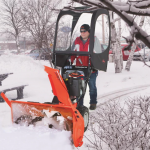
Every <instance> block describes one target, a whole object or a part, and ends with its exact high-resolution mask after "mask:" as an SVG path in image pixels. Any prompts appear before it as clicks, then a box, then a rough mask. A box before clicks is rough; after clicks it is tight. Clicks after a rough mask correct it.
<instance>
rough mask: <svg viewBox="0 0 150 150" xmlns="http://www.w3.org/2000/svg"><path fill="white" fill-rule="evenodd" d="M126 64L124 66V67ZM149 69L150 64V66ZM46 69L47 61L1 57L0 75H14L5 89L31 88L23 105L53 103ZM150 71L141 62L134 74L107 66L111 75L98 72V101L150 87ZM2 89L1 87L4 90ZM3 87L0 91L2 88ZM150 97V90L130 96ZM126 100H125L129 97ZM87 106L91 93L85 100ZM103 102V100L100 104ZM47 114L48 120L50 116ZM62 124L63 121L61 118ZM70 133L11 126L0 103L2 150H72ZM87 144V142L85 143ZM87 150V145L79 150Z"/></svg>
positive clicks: (134, 67)
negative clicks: (122, 90)
mask: <svg viewBox="0 0 150 150" xmlns="http://www.w3.org/2000/svg"><path fill="white" fill-rule="evenodd" d="M125 64H126V62H124V66H125ZM148 64H149V65H150V62H148ZM43 65H47V66H49V62H48V61H39V60H33V59H32V58H30V57H29V56H23V55H12V54H7V55H2V56H1V57H0V74H3V73H11V72H12V73H13V74H12V75H9V76H8V78H7V79H5V80H4V81H3V82H2V85H3V86H8V85H10V86H12V85H22V84H23V85H28V86H26V87H25V89H24V101H36V102H51V100H52V98H53V94H52V91H51V85H50V82H49V79H48V76H47V73H46V72H45V71H44V67H43ZM149 74H150V68H149V67H147V66H145V65H144V64H143V63H142V62H140V61H133V63H132V66H131V71H130V72H127V71H125V70H123V71H122V73H118V74H115V69H114V64H113V63H108V71H107V72H102V71H99V74H98V77H97V88H98V97H99V96H100V95H103V94H107V93H110V92H113V91H117V90H121V89H125V88H131V89H132V88H133V87H136V86H142V85H150V79H149V78H150V77H149ZM3 86H2V87H3ZM2 87H0V90H1V88H2ZM6 95H7V97H8V98H15V97H16V92H15V91H11V92H8V93H6ZM140 95H150V87H147V88H145V90H142V91H139V92H138V93H134V94H130V95H127V96H140ZM127 96H126V97H127ZM85 99H86V100H87V101H85V105H86V106H88V105H89V104H88V101H89V96H88V92H87V94H86V96H85ZM98 101H99V102H100V100H98ZM51 115H52V114H48V115H47V116H51ZM59 121H60V122H63V118H61V117H60V118H59ZM70 139H71V132H69V131H64V130H63V131H60V130H55V129H49V128H47V127H43V126H40V125H39V126H36V127H33V126H32V125H30V126H19V125H15V124H12V123H11V112H10V108H9V106H8V105H7V104H6V103H0V143H1V144H0V145H1V148H0V149H1V150H9V149H11V150H20V149H21V150H35V149H36V150H42V149H43V150H54V149H55V150H72V149H73V147H72V143H71V141H70ZM84 141H85V139H84ZM79 149H80V150H86V149H87V148H85V147H84V145H83V146H82V147H81V148H79Z"/></svg>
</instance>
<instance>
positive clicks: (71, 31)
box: [1, 7, 110, 147]
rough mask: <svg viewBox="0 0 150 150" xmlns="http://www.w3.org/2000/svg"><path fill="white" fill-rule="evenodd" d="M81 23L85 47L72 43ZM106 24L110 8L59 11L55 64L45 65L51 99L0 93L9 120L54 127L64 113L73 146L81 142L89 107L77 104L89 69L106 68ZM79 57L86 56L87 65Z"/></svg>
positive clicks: (107, 30)
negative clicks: (86, 31) (27, 98)
mask: <svg viewBox="0 0 150 150" xmlns="http://www.w3.org/2000/svg"><path fill="white" fill-rule="evenodd" d="M82 24H89V25H90V37H89V43H88V45H87V51H83V49H84V48H83V47H82V49H81V46H80V44H79V43H77V44H76V43H74V41H75V39H76V37H78V36H80V27H81V25H82ZM109 26H110V22H109V12H108V11H107V10H104V9H99V10H93V11H90V8H87V7H81V8H74V9H73V10H63V11H61V12H60V14H59V15H58V19H57V22H56V31H55V39H54V45H53V64H54V68H50V67H47V66H45V67H44V68H45V71H46V73H47V74H48V78H49V80H50V83H51V87H52V92H53V94H54V97H53V100H52V102H45V103H39V102H31V101H27V102H25V101H13V100H9V99H8V98H7V97H6V96H5V94H4V93H1V97H2V98H3V99H4V100H5V101H6V102H7V104H8V105H9V106H10V108H11V115H12V122H13V123H16V124H26V125H27V126H29V125H34V126H36V125H37V123H39V122H41V123H42V121H43V125H46V126H47V127H49V128H53V126H54V128H57V127H56V124H57V125H59V117H63V119H64V122H63V124H62V123H61V126H62V128H63V129H64V130H68V131H71V133H72V141H73V144H74V146H75V147H79V146H82V144H83V141H82V140H83V135H84V131H86V129H87V127H88V121H89V110H88V108H87V107H85V106H83V107H78V102H79V101H80V100H81V99H82V98H83V97H84V94H85V91H86V85H87V83H88V80H89V77H90V74H91V72H92V71H93V70H103V71H106V69H107V61H108V54H109V45H110V27H109ZM81 57H84V58H85V57H86V65H85V62H83V59H81ZM80 59H81V60H80ZM78 64H80V65H78ZM49 90H50V91H51V89H49ZM50 101H51V100H50ZM61 120H62V119H61ZM45 121H46V122H45ZM59 129H60V128H59Z"/></svg>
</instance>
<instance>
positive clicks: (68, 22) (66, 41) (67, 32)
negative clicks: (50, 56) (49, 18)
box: [56, 15, 73, 51]
mask: <svg viewBox="0 0 150 150" xmlns="http://www.w3.org/2000/svg"><path fill="white" fill-rule="evenodd" d="M72 19H73V16H71V15H64V16H62V17H61V18H60V20H59V24H58V31H57V40H56V51H65V50H67V49H68V48H69V46H70V41H71V27H72Z"/></svg>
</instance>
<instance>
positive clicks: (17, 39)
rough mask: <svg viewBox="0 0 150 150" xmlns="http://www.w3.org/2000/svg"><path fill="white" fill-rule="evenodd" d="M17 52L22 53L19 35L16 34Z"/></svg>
mask: <svg viewBox="0 0 150 150" xmlns="http://www.w3.org/2000/svg"><path fill="white" fill-rule="evenodd" d="M16 46H17V52H18V53H20V45H19V36H16Z"/></svg>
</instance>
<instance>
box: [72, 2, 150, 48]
mask: <svg viewBox="0 0 150 150" xmlns="http://www.w3.org/2000/svg"><path fill="white" fill-rule="evenodd" d="M72 1H74V2H78V3H81V4H83V5H88V6H89V5H90V6H91V8H89V10H91V9H92V10H94V9H95V10H96V9H98V8H105V9H108V10H111V11H113V12H115V13H116V14H117V15H118V16H120V17H121V18H122V19H123V20H124V21H125V23H126V24H127V25H128V26H129V28H130V31H131V32H132V35H133V36H132V37H131V36H130V38H131V39H128V41H129V42H130V45H132V43H133V42H134V40H135V38H136V39H137V40H141V41H142V42H143V43H145V44H146V45H147V46H148V47H149V48H150V36H149V35H148V34H147V33H146V32H145V31H144V30H143V29H142V28H141V27H140V26H138V25H137V23H136V22H135V17H136V16H133V17H132V16H131V14H133V15H141V16H150V10H149V9H147V8H148V7H149V6H150V0H135V1H127V2H117V1H115V2H112V1H110V0H99V1H94V0H93V1H91V0H72ZM70 9H73V8H71V7H70ZM78 11H80V10H78Z"/></svg>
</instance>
